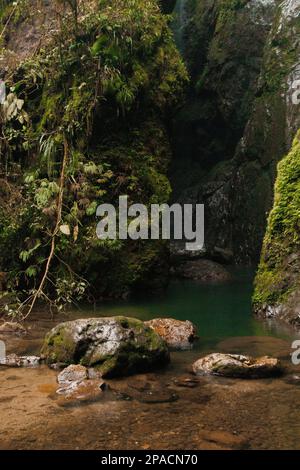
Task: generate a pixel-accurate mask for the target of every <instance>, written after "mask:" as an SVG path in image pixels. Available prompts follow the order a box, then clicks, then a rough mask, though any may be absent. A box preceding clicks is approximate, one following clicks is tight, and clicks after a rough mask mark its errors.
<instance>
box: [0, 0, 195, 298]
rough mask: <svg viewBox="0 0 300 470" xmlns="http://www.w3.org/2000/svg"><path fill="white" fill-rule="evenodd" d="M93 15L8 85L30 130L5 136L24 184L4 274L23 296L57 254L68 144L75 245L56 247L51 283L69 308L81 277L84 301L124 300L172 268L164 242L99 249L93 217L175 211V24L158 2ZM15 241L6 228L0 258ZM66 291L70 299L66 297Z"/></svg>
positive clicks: (12, 128) (143, 0)
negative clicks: (134, 206) (140, 206)
mask: <svg viewBox="0 0 300 470" xmlns="http://www.w3.org/2000/svg"><path fill="white" fill-rule="evenodd" d="M90 6H91V5H89V2H84V4H83V5H82V8H86V11H83V13H85V14H83V15H82V16H81V17H80V19H79V23H80V24H79V25H77V27H76V28H75V27H74V23H73V20H72V17H70V16H67V17H66V18H64V21H63V28H62V30H61V31H60V32H59V33H58V34H57V35H55V37H54V38H53V39H52V41H51V40H50V41H49V42H47V48H41V50H40V51H39V52H38V53H37V54H36V55H35V56H34V58H33V59H28V60H26V61H25V62H24V63H22V64H21V65H20V67H19V68H18V70H16V71H15V73H14V74H12V77H11V79H10V82H9V85H10V86H12V87H14V89H15V92H16V93H17V96H18V98H20V99H22V100H24V109H26V112H27V114H28V116H29V121H28V123H25V124H24V125H23V126H20V122H19V121H18V120H16V121H10V122H7V123H5V126H4V133H5V136H6V137H7V141H8V142H9V150H10V154H11V161H10V164H11V165H13V164H15V163H16V162H18V163H20V168H19V172H20V176H21V175H22V174H24V173H25V174H26V177H25V180H24V181H23V184H20V190H21V192H22V195H23V201H24V205H23V206H22V207H21V205H19V207H17V208H16V219H17V220H18V223H17V226H16V227H14V233H15V234H16V237H20V241H19V243H17V244H15V247H14V249H13V250H5V253H6V254H5V256H4V259H3V263H5V265H6V266H7V270H12V268H13V267H14V268H15V269H16V271H17V272H18V273H19V274H18V276H17V277H16V283H15V285H16V287H17V288H18V287H19V286H22V287H23V288H24V290H25V289H26V290H30V288H32V287H34V286H35V285H37V284H38V281H39V279H40V276H41V272H42V271H43V269H44V267H45V260H46V259H47V256H48V254H49V241H50V239H49V235H50V234H51V233H52V231H53V228H54V222H55V213H56V212H55V211H56V209H55V205H56V195H55V194H54V193H53V191H51V190H49V188H50V189H51V187H52V188H53V185H56V187H57V185H58V184H59V177H60V171H61V165H62V159H63V155H64V144H65V142H66V141H67V143H68V150H69V158H68V164H67V168H66V185H65V188H64V205H63V214H62V219H63V220H62V223H63V224H68V226H69V227H70V232H71V234H72V236H70V237H68V236H66V235H63V234H61V233H59V234H58V236H57V237H56V253H55V255H57V258H55V261H54V262H53V263H52V265H51V270H52V272H51V279H53V280H54V282H55V285H54V287H53V284H52V283H51V285H50V284H49V286H48V292H47V293H48V294H49V296H50V297H51V298H54V299H55V297H57V295H58V292H59V295H58V297H59V298H60V299H62V300H63V299H66V298H68V299H69V300H71V298H73V293H72V292H70V291H69V289H71V286H74V287H75V291H76V286H77V284H78V279H79V278H78V277H76V276H77V275H79V276H80V279H81V280H82V278H84V279H85V280H86V285H89V286H90V288H89V292H87V293H86V295H87V297H86V298H102V297H103V296H105V297H122V296H124V295H126V294H128V292H130V291H132V290H134V289H135V288H137V287H136V286H137V285H138V286H139V287H140V286H141V285H142V284H144V285H145V280H146V279H147V276H149V273H150V272H151V273H153V274H154V272H155V266H156V265H157V266H158V267H159V269H158V271H160V272H162V270H161V267H160V265H161V261H162V260H163V262H164V263H166V264H167V257H166V256H162V253H164V249H165V248H164V246H165V245H162V244H160V243H154V244H151V243H149V246H147V245H148V244H147V243H143V242H137V243H131V241H129V242H128V243H125V242H121V241H118V240H117V241H115V242H114V241H113V242H112V241H99V240H98V239H97V238H96V224H97V221H96V220H95V210H96V207H97V206H98V205H99V204H101V203H113V204H115V205H117V203H118V198H119V196H120V195H125V194H126V195H128V196H129V199H130V202H132V203H134V202H139V203H144V204H146V205H149V204H151V203H165V202H168V200H169V197H170V194H171V187H170V183H169V180H168V176H167V172H168V165H169V161H170V156H171V148H170V142H169V137H168V133H167V123H168V121H169V120H170V116H171V115H172V113H173V112H174V110H175V109H176V107H177V105H178V103H180V101H181V98H182V96H183V90H184V87H185V85H186V83H187V81H188V76H187V72H186V69H185V66H184V64H183V61H182V59H181V57H180V55H179V53H178V51H177V49H176V46H175V44H174V40H173V36H172V33H171V31H170V29H169V20H170V19H169V17H167V16H165V15H163V14H162V13H161V11H160V9H159V6H158V4H157V2H156V0H151V1H148V0H118V1H116V2H115V5H114V8H113V9H112V8H111V2H110V1H108V0H102V1H101V2H99V5H98V4H97V6H94V10H91V9H90ZM37 201H39V203H38V204H37ZM11 232H12V228H11V227H10V228H9V229H7V230H6V231H5V233H4V234H3V236H1V237H0V242H1V243H2V245H1V252H2V251H3V248H4V247H7V246H9V240H7V237H8V236H11V235H10V234H11ZM74 234H77V235H76V236H75V235H74ZM21 235H22V236H21ZM38 240H39V242H40V244H39V247H38V248H37V249H36V250H33V251H32V247H35V246H37V241H38ZM20 251H22V252H23V253H26V256H25V258H26V261H22V259H20V258H19V253H20ZM25 258H24V257H23V259H25ZM58 259H59V260H60V261H58ZM32 266H35V267H36V272H37V275H36V276H35V277H32V278H30V277H28V276H27V274H26V273H27V272H30V273H32V272H33V270H32V269H31V267H32ZM69 267H70V268H71V269H69ZM28 268H29V271H28ZM74 273H76V274H74ZM103 273H105V275H103ZM165 276H166V270H165V271H164V273H163V278H164V279H163V280H161V278H159V275H157V276H156V277H155V276H149V279H153V280H154V281H155V280H157V279H158V278H159V283H160V284H163V283H165ZM62 281H63V282H62ZM74 281H75V282H74ZM62 286H65V287H64V289H66V290H67V291H68V293H67V295H66V293H65V292H64V293H61V292H60V291H61V288H62ZM75 294H76V293H75ZM76 296H77V294H76V295H75V297H76ZM76 298H77V297H76ZM77 300H78V299H77ZM81 300H82V299H81Z"/></svg>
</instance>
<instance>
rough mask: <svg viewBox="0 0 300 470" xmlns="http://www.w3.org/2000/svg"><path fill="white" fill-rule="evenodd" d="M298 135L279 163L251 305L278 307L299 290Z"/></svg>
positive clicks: (299, 183)
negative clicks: (273, 198)
mask: <svg viewBox="0 0 300 470" xmlns="http://www.w3.org/2000/svg"><path fill="white" fill-rule="evenodd" d="M299 139H300V132H299V133H298V135H297V136H296V138H295V140H294V143H293V147H292V149H291V151H290V153H289V154H288V155H287V156H286V157H285V158H284V159H283V160H282V161H281V162H280V163H279V165H278V176H277V181H276V186H275V200H274V207H273V210H272V211H271V213H270V216H269V220H268V227H267V232H266V236H265V240H264V245H263V251H262V257H261V263H260V266H259V269H258V273H257V276H256V280H255V293H254V298H253V301H254V305H255V308H256V309H259V308H261V307H262V306H263V305H264V304H267V305H279V304H281V303H284V302H285V301H286V299H288V297H289V296H290V295H291V293H292V292H294V291H295V290H296V289H298V287H299V281H300V279H299V260H298V253H299V250H300V235H299V227H300V140H299Z"/></svg>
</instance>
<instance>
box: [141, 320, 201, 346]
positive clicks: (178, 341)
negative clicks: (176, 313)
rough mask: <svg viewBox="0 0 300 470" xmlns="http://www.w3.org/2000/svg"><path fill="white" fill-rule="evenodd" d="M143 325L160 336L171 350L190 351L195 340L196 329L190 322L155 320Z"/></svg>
mask: <svg viewBox="0 0 300 470" xmlns="http://www.w3.org/2000/svg"><path fill="white" fill-rule="evenodd" d="M145 324H146V325H147V326H149V327H150V328H152V329H153V330H154V331H155V332H156V333H157V334H158V335H159V336H161V337H162V338H163V339H164V340H165V341H166V343H167V345H168V346H169V348H171V349H181V350H187V349H191V348H192V347H193V343H194V342H195V340H196V339H197V328H196V327H195V325H193V323H191V322H190V321H180V320H174V319H173V318H156V319H154V320H150V321H148V322H145Z"/></svg>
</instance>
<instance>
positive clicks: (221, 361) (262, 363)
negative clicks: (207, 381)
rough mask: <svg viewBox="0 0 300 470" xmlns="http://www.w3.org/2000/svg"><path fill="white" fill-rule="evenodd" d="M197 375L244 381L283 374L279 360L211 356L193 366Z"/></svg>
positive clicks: (221, 355) (220, 355)
mask: <svg viewBox="0 0 300 470" xmlns="http://www.w3.org/2000/svg"><path fill="white" fill-rule="evenodd" d="M192 369H193V372H194V373H195V374H196V375H220V376H223V377H233V378H242V379H262V378H265V377H273V376H277V375H280V374H281V373H282V367H281V365H280V362H279V361H278V359H273V358H271V357H267V356H266V357H261V358H259V359H253V358H251V357H248V356H239V355H235V354H218V353H216V354H211V355H209V356H206V357H204V358H202V359H199V360H198V361H196V362H195V363H194V364H193V366H192Z"/></svg>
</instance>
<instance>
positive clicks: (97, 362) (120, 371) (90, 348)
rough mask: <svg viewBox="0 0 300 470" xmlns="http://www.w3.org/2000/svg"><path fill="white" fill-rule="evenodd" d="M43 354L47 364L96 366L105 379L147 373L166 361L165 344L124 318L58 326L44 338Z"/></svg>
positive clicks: (77, 322) (139, 324)
mask: <svg viewBox="0 0 300 470" xmlns="http://www.w3.org/2000/svg"><path fill="white" fill-rule="evenodd" d="M42 355H43V357H44V358H45V359H46V361H47V363H48V364H52V363H58V362H60V363H65V364H81V365H84V366H86V367H97V368H98V370H99V371H100V372H101V374H102V375H103V376H106V377H114V376H120V375H129V374H133V373H137V372H144V371H148V370H151V369H153V368H155V367H158V366H162V365H164V364H166V363H168V361H169V350H168V347H167V344H166V343H165V341H164V340H163V339H162V338H161V337H160V336H159V335H158V334H157V333H155V331H153V330H152V328H150V327H148V326H146V325H145V324H144V323H143V322H141V321H140V320H136V319H133V318H126V317H110V318H91V319H83V320H75V321H70V322H66V323H61V324H60V325H58V326H56V327H55V328H54V329H53V330H52V331H50V333H49V334H48V335H47V336H46V338H45V341H44V345H43V348H42Z"/></svg>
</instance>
